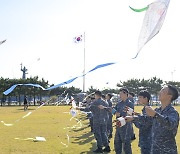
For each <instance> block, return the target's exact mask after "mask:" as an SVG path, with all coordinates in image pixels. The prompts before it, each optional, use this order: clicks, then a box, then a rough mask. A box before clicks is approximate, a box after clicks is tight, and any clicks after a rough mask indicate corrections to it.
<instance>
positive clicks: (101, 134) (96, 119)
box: [90, 98, 109, 148]
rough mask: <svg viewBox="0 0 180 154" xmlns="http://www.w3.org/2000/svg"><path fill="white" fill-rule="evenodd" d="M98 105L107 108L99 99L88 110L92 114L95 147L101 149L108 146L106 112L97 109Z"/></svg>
mask: <svg viewBox="0 0 180 154" xmlns="http://www.w3.org/2000/svg"><path fill="white" fill-rule="evenodd" d="M99 105H103V106H105V107H108V104H107V103H106V102H105V101H103V100H102V99H100V98H99V99H97V100H95V101H94V102H93V103H92V104H91V105H90V110H91V112H92V114H93V131H94V136H95V139H96V141H97V147H98V148H102V147H103V146H105V147H107V146H109V142H108V136H107V120H108V113H107V112H108V111H106V110H105V109H99V108H98V106H99Z"/></svg>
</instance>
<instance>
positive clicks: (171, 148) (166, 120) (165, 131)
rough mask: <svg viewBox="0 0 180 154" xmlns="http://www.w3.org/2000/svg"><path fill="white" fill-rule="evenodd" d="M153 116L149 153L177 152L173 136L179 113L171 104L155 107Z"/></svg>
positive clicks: (173, 153)
mask: <svg viewBox="0 0 180 154" xmlns="http://www.w3.org/2000/svg"><path fill="white" fill-rule="evenodd" d="M155 111H156V112H157V113H156V115H155V116H154V118H153V126H152V148H151V154H177V146H176V140H175V136H176V134H177V130H178V125H179V114H178V112H177V111H176V110H175V109H174V107H172V105H171V104H169V105H168V106H166V107H165V108H164V109H163V110H162V108H161V107H160V108H157V109H155Z"/></svg>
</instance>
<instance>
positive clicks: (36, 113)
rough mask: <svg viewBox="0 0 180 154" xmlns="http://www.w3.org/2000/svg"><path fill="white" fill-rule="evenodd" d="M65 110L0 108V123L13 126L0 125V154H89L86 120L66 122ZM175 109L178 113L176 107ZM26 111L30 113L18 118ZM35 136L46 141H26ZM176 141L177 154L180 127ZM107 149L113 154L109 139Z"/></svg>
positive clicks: (135, 143)
mask: <svg viewBox="0 0 180 154" xmlns="http://www.w3.org/2000/svg"><path fill="white" fill-rule="evenodd" d="M69 108H70V107H69V106H43V107H41V108H39V109H38V110H35V109H37V107H34V106H30V107H29V110H28V111H26V112H25V111H24V110H23V107H22V106H17V107H0V121H4V123H6V124H14V125H13V126H6V125H4V124H3V123H2V122H1V123H0V144H1V149H0V154H86V153H87V154H91V153H92V151H93V150H94V149H95V148H96V142H95V139H94V137H93V134H92V133H91V132H90V127H88V125H89V121H88V120H87V119H86V116H85V115H84V114H78V116H77V117H76V118H77V119H72V120H71V121H70V119H71V117H72V116H71V115H70V114H69V113H67V112H69ZM141 108H142V107H140V106H138V107H136V108H135V110H136V111H140V110H141ZM176 109H177V110H178V112H179V113H180V106H179V107H176ZM28 112H32V114H31V115H29V116H28V117H26V118H22V117H23V116H24V115H26V114H27V113H28ZM17 120H19V121H17ZM73 126H74V127H73ZM114 129H115V128H114ZM134 130H135V134H136V137H137V139H136V140H135V141H133V142H132V150H133V154H138V153H140V150H139V148H138V130H137V129H136V128H135V129H134ZM114 132H115V130H114ZM37 136H42V137H45V139H46V142H34V141H33V140H32V139H28V138H35V137H37ZM15 138H18V139H15ZM68 139H69V143H68ZM176 141H177V145H178V147H179V150H178V152H179V153H180V127H179V129H178V134H177V137H176ZM110 146H111V149H112V152H111V153H112V154H113V153H115V152H114V146H113V138H112V139H111V144H110Z"/></svg>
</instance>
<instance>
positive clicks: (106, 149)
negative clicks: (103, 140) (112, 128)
mask: <svg viewBox="0 0 180 154" xmlns="http://www.w3.org/2000/svg"><path fill="white" fill-rule="evenodd" d="M110 151H111V149H110V146H106V147H105V148H104V149H103V152H110Z"/></svg>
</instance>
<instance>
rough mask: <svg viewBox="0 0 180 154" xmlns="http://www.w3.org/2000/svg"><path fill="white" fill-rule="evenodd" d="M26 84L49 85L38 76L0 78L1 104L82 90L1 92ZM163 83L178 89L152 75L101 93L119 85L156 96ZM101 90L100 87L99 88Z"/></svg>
mask: <svg viewBox="0 0 180 154" xmlns="http://www.w3.org/2000/svg"><path fill="white" fill-rule="evenodd" d="M19 83H21V84H27V83H32V84H39V85H41V86H42V87H44V88H47V87H49V86H53V85H49V83H48V81H45V80H44V79H43V78H42V79H39V78H38V76H35V77H33V78H32V77H31V78H27V79H25V80H24V79H9V78H2V77H1V78H0V100H1V105H2V104H3V102H5V101H7V102H9V103H10V102H11V101H12V98H15V99H16V102H19V105H21V104H20V103H21V101H22V100H21V97H22V96H24V95H27V96H28V97H29V98H33V100H34V105H35V103H36V102H35V99H36V98H38V99H39V100H40V101H41V99H42V97H45V96H49V97H50V96H58V95H66V94H67V93H68V94H69V95H76V94H77V93H80V92H82V90H81V89H79V88H75V87H73V86H72V87H69V88H67V87H59V88H56V89H53V90H50V91H43V90H42V89H41V88H36V87H32V86H18V87H16V89H15V90H14V91H13V92H12V93H10V94H9V95H8V96H5V95H3V92H4V91H5V90H7V89H8V88H10V87H11V86H12V85H14V84H19ZM164 84H172V85H174V86H176V87H177V88H178V90H179V91H180V82H172V81H168V82H167V81H163V80H161V79H160V78H157V77H153V78H151V79H147V80H145V79H130V80H127V81H120V82H119V83H117V87H115V88H114V89H104V90H102V92H103V93H105V94H106V93H116V94H118V89H119V88H121V87H126V88H128V89H129V91H131V92H134V93H135V94H138V93H139V91H140V90H142V89H146V90H148V91H149V92H150V93H151V94H152V95H155V96H157V94H158V91H159V90H160V89H161V87H162V86H163V85H164ZM96 90H97V89H95V88H93V87H92V86H91V87H90V88H89V89H88V90H87V94H90V93H92V92H94V91H96ZM99 90H101V89H99ZM156 98H157V97H156Z"/></svg>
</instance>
